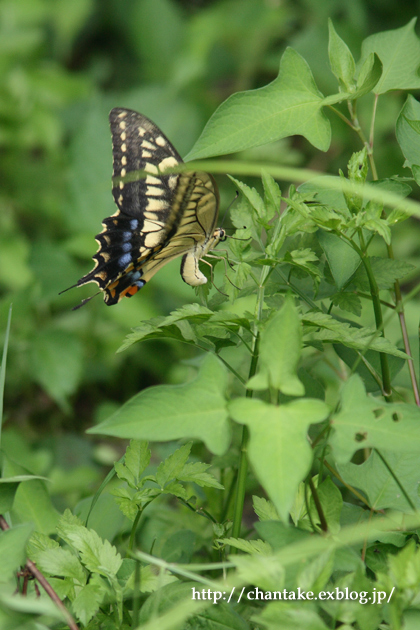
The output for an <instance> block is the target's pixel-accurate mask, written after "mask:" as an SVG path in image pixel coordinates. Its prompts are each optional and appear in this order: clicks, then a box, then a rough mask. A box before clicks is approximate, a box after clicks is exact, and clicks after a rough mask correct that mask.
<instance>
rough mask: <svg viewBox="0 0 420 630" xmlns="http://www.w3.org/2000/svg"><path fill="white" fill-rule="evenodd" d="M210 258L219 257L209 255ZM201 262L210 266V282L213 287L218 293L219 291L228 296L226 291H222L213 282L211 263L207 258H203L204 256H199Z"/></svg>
mask: <svg viewBox="0 0 420 630" xmlns="http://www.w3.org/2000/svg"><path fill="white" fill-rule="evenodd" d="M208 255H209V254H207V256H208ZM211 258H219V256H211ZM220 258H221V256H220ZM200 260H201V262H203V263H205V264H206V265H208V266H209V267H210V282H211V283H212V285H213V286H214V288H215V289H216V290H217V291H219V293H221V294H222V295H225V296H226V297H228V295H227V293H223V291H221V290H220V289H219V288H218V287H217V286H216V285H215V283H214V279H213V265H212V264H211V263H209V261H208V260H205V259H204V258H200Z"/></svg>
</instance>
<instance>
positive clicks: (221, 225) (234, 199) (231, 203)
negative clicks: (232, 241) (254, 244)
mask: <svg viewBox="0 0 420 630" xmlns="http://www.w3.org/2000/svg"><path fill="white" fill-rule="evenodd" d="M238 197H239V191H238V190H237V191H236V195H235V197H234V198H233V199H232V201H231V202H230V204H229V205H228V207H227V208H226V210H225V213H224V215H223V219H222V223H221V224H220V227H223V223H224V222H225V219H226V217H227V213H228V212H229V210H230V208H231V207H232V206H233V204H234V203H235V201H236V200H237V198H238Z"/></svg>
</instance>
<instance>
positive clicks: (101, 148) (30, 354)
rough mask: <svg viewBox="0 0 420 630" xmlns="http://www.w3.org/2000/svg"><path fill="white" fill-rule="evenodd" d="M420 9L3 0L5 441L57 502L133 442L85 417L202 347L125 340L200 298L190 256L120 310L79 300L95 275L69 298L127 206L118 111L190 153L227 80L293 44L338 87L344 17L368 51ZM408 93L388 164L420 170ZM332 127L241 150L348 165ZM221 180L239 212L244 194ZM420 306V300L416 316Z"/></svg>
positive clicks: (386, 144) (0, 292)
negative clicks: (311, 136)
mask: <svg viewBox="0 0 420 630" xmlns="http://www.w3.org/2000/svg"><path fill="white" fill-rule="evenodd" d="M418 9H419V3H418V2H405V3H399V4H397V3H395V2H391V1H388V2H383V1H382V0H381V2H379V0H376V1H375V0H371V1H366V0H365V1H360V0H355V1H353V2H351V3H347V4H343V3H342V2H341V1H339V0H328V1H326V2H323V3H319V2H316V1H315V0H301V1H300V2H292V1H283V2H280V1H277V0H265V1H263V0H221V1H219V2H199V1H193V0H190V1H188V0H178V1H175V0H153V1H152V0H96V1H94V0H73V1H72V2H66V1H65V0H1V1H0V75H1V80H0V179H1V182H2V186H1V190H0V334H3V333H4V330H5V327H6V318H7V312H8V309H9V305H10V303H11V302H12V303H13V321H12V332H11V342H10V348H9V360H8V370H7V380H6V399H5V414H6V417H5V420H6V425H5V427H6V431H5V433H4V436H3V446H4V448H5V449H6V450H7V451H8V452H9V454H11V455H12V456H13V455H15V457H16V458H17V459H18V460H19V461H21V462H25V466H26V467H27V468H28V469H29V470H31V472H34V473H38V474H47V475H48V476H49V477H50V478H51V479H52V480H53V494H55V496H56V504H57V507H58V508H60V509H62V508H63V507H64V506H66V505H70V506H72V505H74V504H75V503H76V502H77V501H78V500H79V499H81V498H82V497H83V496H84V495H86V494H89V493H90V492H91V490H92V487H93V486H94V485H95V482H96V481H97V480H98V478H99V477H100V474H101V466H102V465H108V464H110V463H112V462H113V461H114V460H115V459H116V458H117V456H118V452H117V450H116V449H117V448H119V447H117V446H115V445H113V444H112V443H111V442H107V443H104V442H102V441H101V443H100V444H99V445H98V444H97V443H96V442H94V441H93V440H92V441H89V440H90V438H87V437H86V436H85V435H84V434H83V430H84V429H85V428H86V427H87V426H90V425H92V424H93V423H94V422H97V421H99V420H101V419H103V418H105V417H106V416H108V415H109V414H110V413H111V412H112V411H113V410H114V409H115V408H117V407H118V406H119V405H120V404H121V403H122V402H124V401H125V400H127V399H128V398H129V397H130V396H132V395H133V394H135V393H137V392H138V391H139V390H141V389H143V388H145V387H148V386H149V385H152V384H158V383H179V382H185V380H187V379H188V377H189V375H190V373H191V375H192V373H193V369H192V366H193V365H194V359H195V354H194V352H193V351H192V350H191V349H190V348H189V347H186V346H182V345H181V344H178V343H170V342H165V343H163V342H158V341H148V342H147V343H143V344H141V345H136V346H134V347H133V348H130V349H129V350H127V351H125V352H124V353H121V354H116V350H117V349H118V347H119V346H120V345H121V342H122V340H123V338H124V336H125V335H126V334H127V332H129V330H130V328H132V327H134V326H136V325H138V324H139V322H140V321H141V320H143V319H146V318H149V317H153V316H156V315H161V314H168V313H169V312H170V311H171V310H172V309H174V308H176V307H178V306H180V305H182V304H184V303H188V302H194V301H196V299H197V298H196V296H195V294H194V291H193V290H192V289H191V288H190V287H188V286H187V285H185V284H184V283H183V282H182V280H181V279H180V276H179V262H175V263H172V264H170V265H168V266H167V267H165V268H164V269H163V270H162V271H160V272H159V274H158V275H157V276H156V277H155V278H154V279H153V281H152V282H151V283H150V285H148V286H147V287H146V288H145V289H144V290H143V291H142V292H141V293H140V294H138V295H137V296H136V297H135V298H134V299H132V300H123V301H122V302H121V303H120V304H119V305H118V306H117V307H115V308H107V307H105V306H104V304H103V302H102V300H101V298H100V297H98V298H96V299H95V300H93V301H92V302H90V303H89V304H88V305H87V306H85V307H84V308H83V309H80V310H77V311H75V312H73V311H72V310H71V308H72V307H73V306H74V305H76V304H78V303H79V300H81V299H83V298H84V297H87V296H88V295H91V294H92V292H93V290H94V289H93V285H92V287H88V288H86V289H83V290H82V289H80V290H76V289H75V290H73V291H70V292H68V293H65V294H63V295H58V293H59V291H61V290H63V289H65V288H66V287H68V286H70V285H72V284H74V283H75V282H76V281H77V279H78V278H79V277H81V276H82V275H83V274H84V273H86V272H87V271H88V270H89V269H90V268H91V266H92V264H91V260H90V259H91V256H92V254H93V253H94V252H95V250H96V243H95V241H94V235H95V234H96V233H97V232H99V231H100V229H101V227H100V224H101V220H102V219H103V218H104V217H105V216H108V215H110V214H112V213H113V212H114V208H113V201H112V196H111V192H110V188H111V185H110V175H111V142H110V135H109V130H108V121H107V115H108V111H109V110H110V109H111V108H112V107H115V106H122V107H131V108H133V109H136V110H138V111H141V112H142V113H144V114H146V115H147V116H149V117H151V118H152V119H153V120H154V121H155V122H156V123H157V124H158V125H159V126H161V127H162V129H163V130H164V132H165V134H166V135H167V136H168V137H169V138H170V139H171V140H172V142H173V143H174V145H175V146H176V147H177V149H178V150H179V152H180V153H181V155H185V154H186V153H187V152H188V150H189V149H190V148H191V147H192V145H193V143H194V141H195V140H196V138H197V137H198V135H199V133H200V131H201V130H202V128H203V126H204V124H205V122H206V121H207V120H208V118H209V116H210V115H211V113H212V112H213V111H214V110H215V108H216V107H217V106H218V104H219V103H220V102H222V101H223V100H224V99H225V98H226V97H227V96H228V95H229V94H231V93H233V92H236V91H238V90H244V89H251V88H255V87H259V86H261V85H265V84H267V83H268V82H269V81H270V80H272V79H274V78H275V77H276V76H277V73H278V64H279V59H280V56H281V53H282V52H283V50H284V49H285V47H286V46H287V45H291V46H293V47H294V48H295V49H296V50H297V51H298V52H300V53H301V54H302V55H303V56H304V57H305V58H306V59H308V60H310V63H311V68H312V70H313V72H314V75H315V79H316V82H317V84H318V86H319V87H320V89H321V90H322V91H325V92H328V91H334V90H335V85H334V78H333V75H332V74H331V73H330V72H329V70H328V60H327V48H326V41H327V18H328V17H331V18H332V19H333V21H334V24H335V27H336V29H337V31H338V32H339V34H340V35H341V36H342V37H343V38H344V39H345V41H346V42H347V43H348V44H349V45H350V47H351V49H352V50H353V52H354V54H355V56H356V57H357V56H358V53H359V50H360V43H361V41H362V40H363V39H364V38H365V37H366V36H368V35H369V34H371V33H373V32H378V31H383V30H386V29H390V28H398V27H400V26H403V25H404V24H406V23H407V22H408V21H409V20H410V19H411V18H412V17H413V15H416V14H417V13H418ZM404 98H405V96H404V95H402V94H399V93H394V94H392V95H390V96H388V98H387V101H386V102H387V106H386V107H385V108H384V107H382V108H381V109H380V115H379V116H378V118H377V125H376V146H377V147H378V149H377V150H376V154H375V159H376V162H377V165H378V168H379V170H380V172H381V173H382V175H383V176H387V175H391V174H393V173H396V172H399V173H400V174H401V175H404V171H403V170H402V169H401V168H400V164H401V153H400V149H399V147H398V145H397V144H396V141H395V137H394V132H393V124H394V121H395V119H396V116H397V113H398V111H399V110H400V108H401V106H402V103H403V100H404ZM360 117H361V118H363V110H361V111H360ZM332 124H333V125H334V133H333V138H334V144H333V145H332V146H331V148H330V149H329V151H328V152H327V153H325V154H320V153H319V152H315V150H314V149H313V148H312V147H311V146H310V145H309V144H308V143H307V142H305V141H304V140H303V139H302V138H300V137H299V138H293V139H285V140H281V141H279V142H277V143H274V144H271V145H266V146H263V147H259V148H257V149H255V150H252V151H247V152H245V153H244V154H242V155H241V157H250V158H251V157H254V158H255V157H258V158H261V159H263V160H265V161H269V160H273V161H275V162H276V164H284V165H295V166H307V167H309V168H311V167H312V168H315V169H317V170H323V171H325V172H331V173H337V170H338V168H342V169H344V168H345V166H346V163H347V161H348V158H349V156H350V154H351V152H352V150H358V149H359V148H360V147H359V146H356V145H355V144H354V138H353V137H352V136H351V135H350V132H347V130H346V129H345V128H344V125H340V126H338V125H337V122H336V121H335V120H332ZM218 181H219V183H220V187H221V195H222V204H221V207H222V212H223V208H226V207H227V205H228V204H229V202H230V201H231V200H232V198H233V196H234V194H235V191H234V188H233V186H232V184H231V183H229V182H228V181H227V178H219V179H218ZM419 242H420V240H419V227H418V222H417V221H416V220H415V219H411V220H410V221H409V222H406V223H403V224H402V225H401V226H399V227H397V228H396V236H395V241H394V250H395V254H396V257H398V256H399V255H400V253H402V252H403V253H404V257H405V259H406V260H408V261H409V262H413V263H414V264H416V266H417V267H418V266H419V265H418V263H419V245H418V243H419ZM381 253H383V252H381ZM414 281H415V278H411V279H410V282H414ZM245 307H246V303H244V304H241V303H239V304H237V305H236V306H235V308H237V309H238V310H240V309H241V308H242V309H243V308H245ZM417 313H418V310H417V309H416V304H415V302H412V303H411V305H410V306H409V307H408V311H407V317H408V321H409V327H410V328H411V330H414V329H415V328H416V325H417V320H418V314H417ZM369 316H370V313H369ZM395 335H396V339H395V340H398V332H397V329H396V330H395ZM390 336H392V333H391V335H390ZM416 345H417V344H416ZM399 378H401V379H402V380H404V379H406V378H407V377H406V376H404V375H403V374H402V375H401V376H400V377H399Z"/></svg>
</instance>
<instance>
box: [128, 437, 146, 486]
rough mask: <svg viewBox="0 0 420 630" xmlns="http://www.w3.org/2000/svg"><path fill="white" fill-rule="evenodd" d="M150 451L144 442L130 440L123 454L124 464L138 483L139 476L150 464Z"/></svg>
mask: <svg viewBox="0 0 420 630" xmlns="http://www.w3.org/2000/svg"><path fill="white" fill-rule="evenodd" d="M150 456H151V451H150V449H149V448H148V444H147V442H145V441H144V440H130V444H129V445H128V447H127V450H126V452H125V458H124V464H125V465H126V467H127V469H128V470H129V471H130V472H131V474H132V475H133V477H134V479H135V481H136V482H137V483H138V481H139V479H140V476H141V474H142V473H143V472H144V471H145V470H146V468H147V467H148V465H149V463H150Z"/></svg>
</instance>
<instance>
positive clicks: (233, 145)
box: [185, 48, 331, 161]
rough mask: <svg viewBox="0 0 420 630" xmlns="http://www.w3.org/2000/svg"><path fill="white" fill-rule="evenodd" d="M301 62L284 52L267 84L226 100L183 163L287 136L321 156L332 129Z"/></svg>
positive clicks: (308, 70) (307, 70)
mask: <svg viewBox="0 0 420 630" xmlns="http://www.w3.org/2000/svg"><path fill="white" fill-rule="evenodd" d="M322 99H323V96H322V94H321V92H320V91H319V90H318V88H317V86H316V84H315V81H314V78H313V76H312V72H311V70H310V68H309V66H308V64H307V63H306V61H305V60H304V59H303V57H301V56H300V55H299V54H298V53H297V52H296V51H295V50H293V49H292V48H287V49H286V51H285V53H284V55H283V57H282V60H281V62H280V72H279V75H278V77H277V79H275V80H274V81H273V82H272V83H270V84H269V85H266V86H265V87H262V88H259V89H257V90H251V91H249V92H238V93H237V94H233V95H232V96H230V97H229V98H228V99H227V100H226V101H225V102H224V103H222V104H221V105H220V107H219V108H218V109H217V110H216V112H215V113H214V114H213V116H212V117H211V118H210V120H209V122H208V123H207V125H206V127H205V128H204V131H203V133H202V134H201V136H200V138H199V139H198V141H197V143H196V144H195V145H194V147H193V149H192V150H191V151H190V153H189V154H188V155H187V156H186V158H185V161H189V160H197V159H199V158H204V157H210V156H214V155H222V154H225V153H234V152H236V151H241V150H243V149H248V148H250V147H255V146H258V145H260V144H265V143H266V142H273V141H274V140H279V139H280V138H285V137H286V136H291V135H302V136H304V137H305V138H306V139H307V140H308V141H309V142H310V143H311V144H313V146H314V147H316V148H317V149H320V150H321V151H326V150H327V149H328V147H329V145H330V141H331V128H330V123H329V121H328V119H327V117H326V116H325V115H324V113H323V112H322V110H321V106H322Z"/></svg>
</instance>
